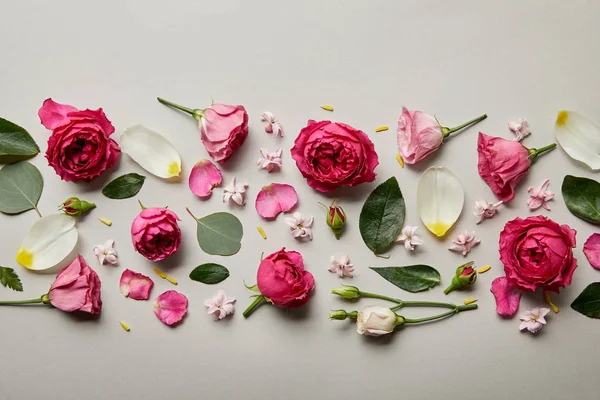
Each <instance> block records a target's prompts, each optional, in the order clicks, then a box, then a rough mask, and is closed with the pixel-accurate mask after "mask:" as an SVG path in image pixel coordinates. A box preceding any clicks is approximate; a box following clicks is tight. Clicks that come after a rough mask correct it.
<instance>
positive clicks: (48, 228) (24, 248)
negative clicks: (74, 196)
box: [17, 214, 78, 271]
mask: <svg viewBox="0 0 600 400" xmlns="http://www.w3.org/2000/svg"><path fill="white" fill-rule="evenodd" d="M77 238H78V232H77V228H76V227H75V219H73V218H72V217H69V216H68V215H64V214H56V215H48V216H47V217H44V218H41V219H38V220H37V221H36V222H35V223H34V224H33V226H32V227H31V229H30V230H29V232H28V233H27V236H25V239H24V240H23V243H22V244H21V247H20V248H19V251H18V252H17V262H18V263H19V264H21V265H22V266H24V267H25V268H29V269H33V270H36V271H43V270H47V269H50V268H53V267H55V266H57V265H58V264H60V263H61V262H63V261H64V260H65V259H66V258H67V257H69V255H71V252H72V251H73V249H75V246H76V245H77Z"/></svg>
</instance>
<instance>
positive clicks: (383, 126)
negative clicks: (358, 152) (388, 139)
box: [375, 125, 390, 132]
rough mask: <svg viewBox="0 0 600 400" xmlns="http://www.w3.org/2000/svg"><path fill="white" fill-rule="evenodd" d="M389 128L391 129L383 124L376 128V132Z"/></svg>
mask: <svg viewBox="0 0 600 400" xmlns="http://www.w3.org/2000/svg"><path fill="white" fill-rule="evenodd" d="M388 129H390V128H389V127H388V126H387V125H382V126H380V127H378V128H376V129H375V132H384V131H387V130H388Z"/></svg>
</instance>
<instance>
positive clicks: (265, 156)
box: [256, 148, 281, 173]
mask: <svg viewBox="0 0 600 400" xmlns="http://www.w3.org/2000/svg"><path fill="white" fill-rule="evenodd" d="M260 154H261V158H259V159H258V161H257V162H256V165H257V166H259V167H261V168H262V169H266V170H267V171H268V172H269V173H271V172H273V171H274V170H275V169H280V168H281V149H280V148H279V149H277V150H275V151H274V152H272V153H269V152H268V151H267V149H264V148H261V149H260Z"/></svg>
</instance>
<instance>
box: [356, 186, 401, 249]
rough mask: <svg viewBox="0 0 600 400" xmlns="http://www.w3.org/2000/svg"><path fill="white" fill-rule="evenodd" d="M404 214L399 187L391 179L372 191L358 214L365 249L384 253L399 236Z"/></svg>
mask: <svg viewBox="0 0 600 400" xmlns="http://www.w3.org/2000/svg"><path fill="white" fill-rule="evenodd" d="M404 214H405V205H404V198H403V197H402V192H401V191H400V186H398V181H397V180H396V178H395V177H391V178H390V179H388V180H387V181H385V182H384V183H382V184H381V185H379V186H377V187H376V188H375V190H373V192H372V193H371V194H370V195H369V197H368V198H367V201H365V204H364V205H363V207H362V210H361V212H360V219H359V221H358V225H359V228H360V234H361V236H362V238H363V240H364V242H365V244H366V245H367V247H368V248H369V249H371V250H373V252H374V253H375V254H381V253H383V252H385V251H386V250H387V249H388V248H389V247H390V245H391V244H392V243H393V241H394V239H396V238H397V237H398V235H399V234H400V231H401V230H402V225H403V224H404Z"/></svg>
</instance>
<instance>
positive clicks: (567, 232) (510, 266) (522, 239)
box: [500, 215, 577, 293]
mask: <svg viewBox="0 0 600 400" xmlns="http://www.w3.org/2000/svg"><path fill="white" fill-rule="evenodd" d="M576 233H577V232H576V231H575V230H574V229H571V228H570V227H569V226H568V225H562V226H561V225H559V224H557V223H556V222H554V221H552V220H551V219H548V218H546V217H544V216H541V215H539V216H535V217H529V218H526V219H521V218H516V219H514V220H512V221H509V222H507V223H506V225H505V226H504V229H503V230H502V232H501V233H500V260H501V261H502V263H503V264H504V273H505V274H506V278H507V279H508V283H509V284H510V285H512V286H514V287H516V288H519V289H521V290H530V291H534V290H536V289H538V288H542V289H544V290H551V291H553V292H556V293H558V289H559V288H562V287H565V286H567V285H570V284H571V278H572V276H573V271H575V268H577V260H576V259H575V258H574V257H573V248H574V247H575V234H576Z"/></svg>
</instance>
